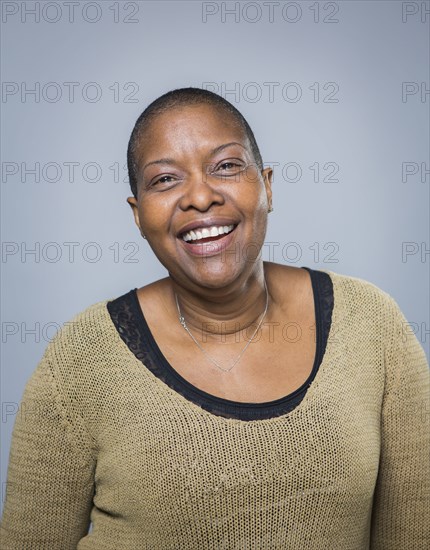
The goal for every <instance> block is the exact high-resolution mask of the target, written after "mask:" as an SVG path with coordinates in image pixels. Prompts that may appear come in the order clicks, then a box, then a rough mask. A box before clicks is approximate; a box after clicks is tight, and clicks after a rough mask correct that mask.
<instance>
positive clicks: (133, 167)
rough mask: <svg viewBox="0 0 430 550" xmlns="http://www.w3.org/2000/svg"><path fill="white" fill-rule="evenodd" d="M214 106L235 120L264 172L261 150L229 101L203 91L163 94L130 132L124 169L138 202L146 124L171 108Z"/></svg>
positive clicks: (144, 112)
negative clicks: (138, 151)
mask: <svg viewBox="0 0 430 550" xmlns="http://www.w3.org/2000/svg"><path fill="white" fill-rule="evenodd" d="M201 104H206V105H213V106H214V107H218V108H220V109H223V110H224V111H226V112H228V113H229V114H230V115H231V116H233V117H234V119H235V121H236V122H237V123H238V124H239V125H240V126H241V127H242V129H243V130H244V132H245V135H246V136H247V138H248V140H249V143H250V145H251V151H252V154H253V157H254V160H255V163H256V165H257V167H258V168H259V170H260V171H262V170H263V160H262V158H261V154H260V150H259V148H258V145H257V142H256V140H255V137H254V133H253V131H252V130H251V128H250V126H249V124H248V122H247V121H246V119H245V117H244V116H243V115H242V114H241V113H240V112H239V111H238V110H237V109H236V107H234V106H233V105H232V104H231V103H230V102H229V101H227V100H226V99H224V98H223V97H221V96H220V95H218V94H215V93H214V92H211V91H209V90H204V89H202V88H177V89H176V90H171V91H170V92H167V93H165V94H164V95H162V96H160V97H159V98H157V99H156V100H154V101H153V102H152V103H151V104H150V105H148V107H146V109H145V110H144V111H143V112H142V113H141V115H140V116H139V118H138V119H137V121H136V124H135V125H134V128H133V130H132V132H131V136H130V140H129V142H128V148H127V167H128V177H129V182H130V188H131V192H132V193H133V195H134V197H135V198H137V188H138V164H137V161H136V149H137V147H138V145H139V141H140V138H141V137H142V135H143V133H144V132H145V130H146V127H147V126H148V125H149V123H150V122H151V121H152V120H153V119H154V118H156V117H157V116H158V115H160V114H161V113H164V112H165V111H168V110H169V109H172V108H174V107H186V106H189V105H201Z"/></svg>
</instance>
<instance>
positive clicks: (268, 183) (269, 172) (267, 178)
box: [261, 166, 273, 210]
mask: <svg viewBox="0 0 430 550" xmlns="http://www.w3.org/2000/svg"><path fill="white" fill-rule="evenodd" d="M261 175H262V177H263V181H264V187H265V189H266V195H267V202H268V203H269V210H270V209H271V208H272V179H273V169H272V168H270V166H268V167H267V168H264V170H262V172H261Z"/></svg>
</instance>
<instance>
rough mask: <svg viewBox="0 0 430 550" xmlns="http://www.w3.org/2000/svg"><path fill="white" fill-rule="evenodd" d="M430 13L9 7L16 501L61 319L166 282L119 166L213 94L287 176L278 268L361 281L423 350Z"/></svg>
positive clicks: (7, 196)
mask: <svg viewBox="0 0 430 550" xmlns="http://www.w3.org/2000/svg"><path fill="white" fill-rule="evenodd" d="M429 7H430V6H429V2H421V1H420V2H400V1H376V2H371V1H357V2H355V1H336V2H261V3H257V2H199V1H185V2H180V1H172V2H168V1H158V2H155V1H154V2H152V1H147V2H138V1H136V2H115V1H100V0H98V1H95V2H79V3H77V2H74V3H73V2H43V1H41V2H21V1H19V2H13V1H11V2H6V1H5V2H2V44H1V45H2V52H3V53H2V59H1V61H2V80H3V83H2V103H1V107H2V117H3V130H2V137H3V139H2V165H1V166H2V183H1V186H2V199H3V200H2V272H3V277H2V287H1V291H2V292H1V297H2V356H1V359H2V361H1V363H2V394H1V400H2V424H1V427H2V442H3V445H2V451H1V459H2V468H1V481H2V504H3V494H4V491H5V482H6V469H7V461H8V454H9V449H10V437H11V433H12V428H13V423H14V420H15V417H16V415H17V414H19V409H18V405H19V402H20V399H21V396H22V392H23V389H24V385H25V383H26V381H27V379H28V378H29V376H30V374H31V373H32V371H33V370H34V369H35V367H36V365H37V363H38V361H39V360H40V358H41V357H42V354H43V352H44V350H45V348H46V346H47V344H48V342H49V340H50V339H51V338H52V336H53V334H54V333H55V331H56V330H57V329H58V328H59V327H60V326H61V324H62V323H64V322H66V321H67V320H69V319H70V318H71V317H72V316H74V315H75V314H76V313H78V312H79V311H81V310H83V309H84V308H86V307H87V306H89V305H90V304H93V303H95V302H97V301H99V300H104V299H111V298H114V297H117V296H119V295H120V294H123V293H125V292H127V291H128V290H130V289H131V288H135V287H140V286H142V285H145V284H146V283H149V282H150V281H153V280H155V279H157V278H160V277H164V276H165V275H166V273H165V270H164V268H163V267H162V266H160V265H159V263H158V261H157V260H156V258H155V256H154V255H153V253H152V251H151V250H150V248H149V246H148V245H147V243H146V242H145V241H143V240H142V238H141V237H140V234H139V232H138V230H137V228H136V226H135V225H134V221H133V219H132V213H131V210H130V207H129V206H128V204H127V203H126V197H127V196H129V195H130V193H129V188H128V183H127V177H126V170H125V162H126V155H125V153H126V146H127V141H128V138H129V134H130V131H131V128H132V126H133V124H134V122H135V120H136V118H137V116H138V115H139V113H140V112H141V111H142V110H143V108H144V107H145V106H146V105H147V104H148V103H149V102H150V101H152V100H153V99H155V98H156V97H158V96H159V95H161V94H162V93H164V92H166V91H168V90H170V89H173V88H178V87H183V86H197V87H207V88H209V89H211V90H213V91H216V92H218V93H220V94H221V95H223V96H224V97H226V98H227V99H228V100H230V101H231V102H232V103H233V104H235V105H236V107H237V108H238V109H239V110H241V111H242V113H243V114H244V115H245V117H247V119H248V121H249V123H250V125H251V127H252V128H253V129H254V132H255V135H256V137H257V141H258V143H259V145H260V147H261V151H262V155H263V159H264V161H265V164H267V165H270V164H272V165H273V166H274V174H275V178H274V199H273V205H274V212H273V214H271V215H270V217H269V229H268V233H267V239H266V244H265V246H264V250H263V252H264V257H265V258H266V259H268V260H271V261H275V262H279V263H287V264H290V265H297V266H309V267H313V268H315V269H318V268H321V269H329V270H332V271H335V272H338V273H342V274H347V275H351V276H355V277H360V278H364V279H366V280H368V281H370V282H372V283H374V284H376V285H377V286H379V287H380V288H382V289H383V290H385V291H386V292H388V293H389V294H391V295H392V296H393V297H394V298H395V299H396V300H397V302H398V303H399V305H400V307H401V309H402V311H403V312H404V313H405V315H406V317H407V319H408V321H409V323H410V326H411V330H414V331H415V332H416V334H417V337H418V339H419V340H420V342H421V343H422V346H423V347H424V349H425V351H426V353H427V355H428V353H429V336H428V331H429V309H428V304H429V287H428V278H429V219H428V208H429V173H428V171H429V159H428V150H429V116H428V115H429V34H428V26H429V17H430V16H429V13H428V12H429Z"/></svg>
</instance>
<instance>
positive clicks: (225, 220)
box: [177, 218, 238, 237]
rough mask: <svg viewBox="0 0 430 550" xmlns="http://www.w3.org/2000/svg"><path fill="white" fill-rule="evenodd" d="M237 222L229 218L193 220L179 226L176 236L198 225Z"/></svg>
mask: <svg viewBox="0 0 430 550" xmlns="http://www.w3.org/2000/svg"><path fill="white" fill-rule="evenodd" d="M237 224H238V222H237V221H235V220H232V219H231V218H205V219H204V220H194V221H192V222H189V223H187V224H185V225H184V226H183V227H181V229H180V230H179V231H178V233H177V236H178V237H180V236H181V235H183V234H184V233H188V231H191V230H192V229H197V228H199V227H213V226H214V225H215V226H219V225H237Z"/></svg>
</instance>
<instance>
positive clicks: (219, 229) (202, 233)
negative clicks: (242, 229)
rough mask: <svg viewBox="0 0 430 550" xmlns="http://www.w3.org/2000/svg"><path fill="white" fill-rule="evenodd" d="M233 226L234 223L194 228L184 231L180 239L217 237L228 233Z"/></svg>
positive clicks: (192, 239)
mask: <svg viewBox="0 0 430 550" xmlns="http://www.w3.org/2000/svg"><path fill="white" fill-rule="evenodd" d="M233 228H234V225H213V226H212V227H202V228H200V229H194V230H191V231H188V232H187V233H184V235H182V239H183V240H184V241H186V242H188V241H199V240H200V239H205V238H207V237H217V236H218V235H223V234H225V233H230V231H232V230H233Z"/></svg>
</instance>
